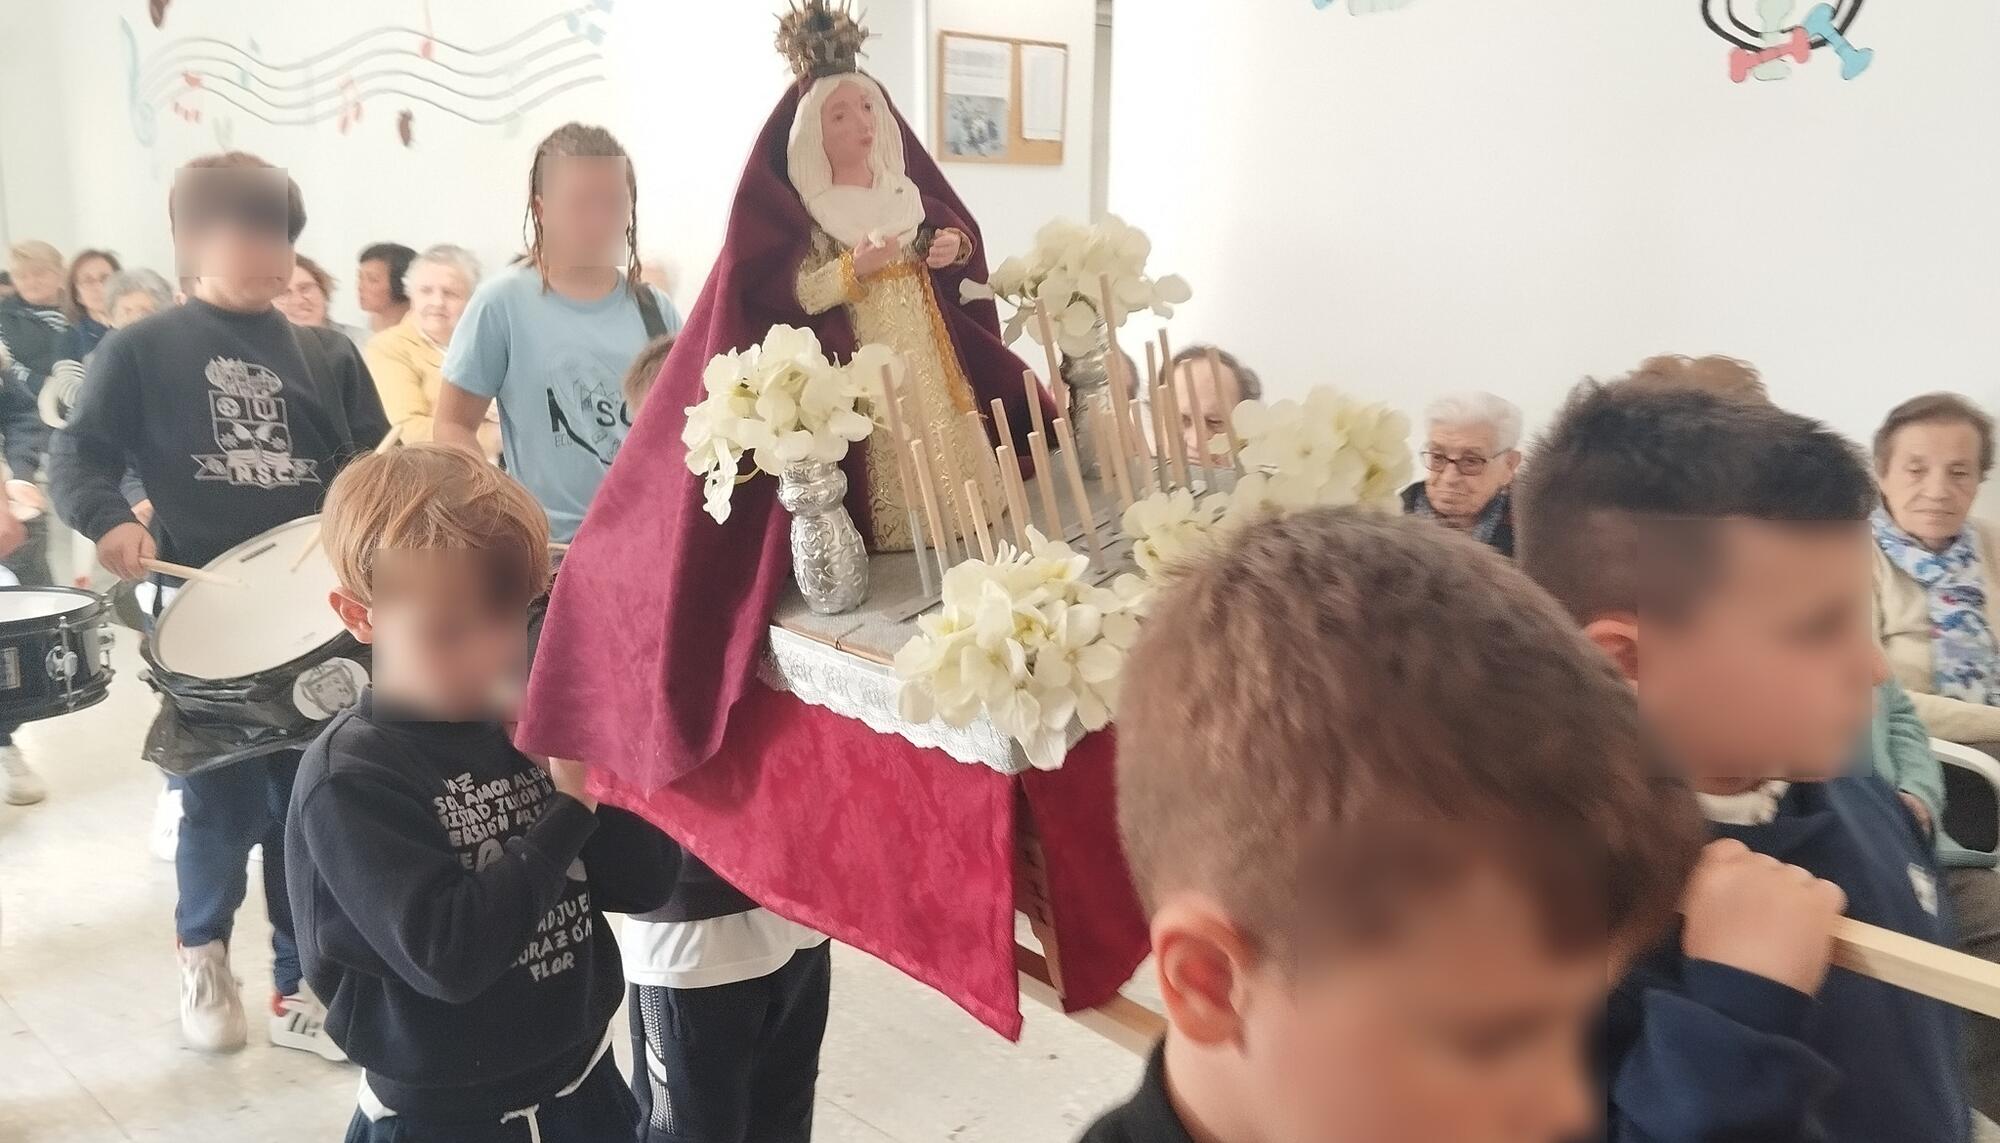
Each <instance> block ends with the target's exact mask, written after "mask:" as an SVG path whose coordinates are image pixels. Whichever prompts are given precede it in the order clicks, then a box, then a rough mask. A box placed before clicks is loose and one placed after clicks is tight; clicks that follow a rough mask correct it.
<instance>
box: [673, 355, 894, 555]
mask: <svg viewBox="0 0 2000 1143" xmlns="http://www.w3.org/2000/svg"><path fill="white" fill-rule="evenodd" d="M894 360H895V354H894V353H893V352H891V351H890V350H889V349H888V347H886V346H881V345H864V346H862V347H861V348H860V349H859V350H858V351H856V352H855V354H854V359H853V360H852V361H850V362H848V364H846V365H845V366H839V365H835V364H833V362H831V361H829V360H827V357H826V355H825V354H824V353H822V352H821V351H820V345H819V338H818V337H816V336H814V334H813V332H812V331H811V330H809V329H798V328H796V327H793V326H789V325H776V326H772V327H771V330H770V332H769V333H767V334H765V335H764V340H763V341H762V342H760V343H759V344H757V345H753V346H751V347H750V348H748V349H745V350H741V351H738V350H731V351H730V352H728V353H722V354H717V355H716V356H715V357H714V358H713V359H711V360H710V361H709V363H708V368H707V369H706V370H705V371H704V372H703V373H702V387H703V389H704V390H705V391H706V392H707V396H706V397H705V398H703V400H702V402H701V404H699V405H694V406H691V407H690V408H689V409H688V411H687V426H686V427H685V428H684V429H682V430H681V443H682V444H685V445H686V446H687V450H688V455H687V465H688V471H690V472H693V473H695V474H697V475H700V476H702V477H704V480H703V482H702V486H703V489H704V491H705V493H706V496H705V499H704V504H703V508H704V510H705V511H706V512H707V513H708V514H709V515H710V516H713V517H715V521H716V523H718V524H719V523H722V522H724V521H726V520H728V519H729V499H730V495H731V493H732V492H734V491H735V488H736V485H738V484H740V483H742V482H744V481H747V480H749V479H750V478H751V477H752V476H754V475H756V472H764V473H769V474H770V475H772V476H776V475H778V474H779V473H781V472H783V471H784V470H785V468H786V467H787V466H790V465H794V464H799V463H801V462H805V461H839V460H841V459H842V458H844V457H846V455H847V449H848V446H849V445H851V444H853V443H854V442H855V441H859V440H865V439H866V438H867V436H868V434H869V433H870V432H872V431H874V428H875V424H874V421H873V420H871V419H870V417H869V416H868V415H867V414H864V413H863V412H862V411H861V409H860V405H861V403H862V402H864V401H865V402H867V403H868V408H869V409H870V410H872V409H873V408H874V407H875V405H876V404H877V403H878V399H879V397H880V394H879V389H880V385H881V375H882V366H883V365H884V364H888V363H892V362H894ZM745 453H748V454H749V455H750V460H751V463H752V464H753V465H754V466H755V470H756V471H755V472H752V473H749V474H743V475H739V474H738V469H739V468H740V466H741V464H742V460H743V455H744V454H745Z"/></svg>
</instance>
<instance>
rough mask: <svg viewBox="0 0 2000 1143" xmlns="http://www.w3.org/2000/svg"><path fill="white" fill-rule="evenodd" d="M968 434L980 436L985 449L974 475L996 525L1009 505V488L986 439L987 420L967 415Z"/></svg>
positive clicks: (971, 413) (981, 452)
mask: <svg viewBox="0 0 2000 1143" xmlns="http://www.w3.org/2000/svg"><path fill="white" fill-rule="evenodd" d="M965 428H966V431H967V432H970V433H976V434H978V438H977V439H978V440H979V443H980V444H981V445H984V446H985V447H983V448H981V449H980V450H979V460H978V462H977V463H978V465H979V471H978V472H977V473H974V474H973V475H974V476H975V477H976V478H977V479H978V481H979V491H980V493H981V495H983V496H984V497H985V502H986V503H985V507H986V515H987V518H988V519H990V520H992V521H993V522H994V523H995V524H998V523H999V522H1000V511H1001V509H1002V508H1004V507H1006V504H1007V491H1006V488H1007V486H1006V485H1005V484H1004V483H1003V482H1002V481H1001V478H1000V467H999V465H997V464H995V463H994V461H993V446H992V445H991V444H990V443H988V441H987V438H986V419H985V418H984V417H981V416H980V415H979V414H978V413H977V412H968V413H966V414H965Z"/></svg>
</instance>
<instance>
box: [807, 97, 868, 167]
mask: <svg viewBox="0 0 2000 1143" xmlns="http://www.w3.org/2000/svg"><path fill="white" fill-rule="evenodd" d="M875 126H876V123H875V96H874V94H873V93H872V92H870V91H869V90H868V89H867V88H865V87H863V86H862V85H860V84H858V83H843V84H841V85H840V86H838V87H836V88H834V89H833V94H832V95H829V96H827V97H826V102H825V103H822V104H821V105H820V109H819V129H820V137H821V139H823V140H824V141H825V145H826V161H827V162H828V163H830V164H832V166H833V169H834V170H835V171H841V170H845V169H849V168H854V167H865V166H867V165H868V157H869V155H871V154H872V153H873V152H874V150H875Z"/></svg>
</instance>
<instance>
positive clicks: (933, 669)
mask: <svg viewBox="0 0 2000 1143" xmlns="http://www.w3.org/2000/svg"><path fill="white" fill-rule="evenodd" d="M1029 536H1030V549H1031V550H1029V551H1026V552H1023V551H1018V550H1016V549H1015V548H1013V547H1012V546H1010V545H1003V546H1002V548H1001V554H1000V556H999V558H997V559H996V560H994V561H993V562H992V563H987V562H985V561H983V560H967V561H965V562H964V563H961V564H959V565H957V566H956V567H953V568H952V569H951V570H950V571H948V572H946V573H945V577H944V606H943V607H942V608H941V609H940V610H938V611H934V612H931V613H929V614H926V615H924V616H923V617H921V618H920V619H918V620H917V627H918V631H919V633H918V634H916V635H914V636H912V637H911V638H910V641H909V642H908V643H905V644H904V645H903V648H902V650H900V651H898V652H897V653H896V661H895V666H896V674H897V676H898V677H899V678H901V679H902V689H901V692H900V695H899V706H900V713H901V714H902V717H903V718H904V719H906V720H908V721H910V722H918V723H922V722H929V721H930V720H931V719H932V718H934V717H936V718H942V719H943V720H944V721H945V722H946V723H948V724H950V725H952V726H957V727H963V726H966V725H968V724H970V723H971V722H972V720H973V719H974V718H976V717H978V716H979V714H980V712H981V711H984V712H986V714H987V715H988V717H990V718H991V719H992V720H993V723H994V725H996V726H998V727H999V728H1000V729H1001V730H1002V731H1004V732H1006V733H1007V734H1008V735H1009V736H1011V737H1012V738H1013V739H1014V740H1015V741H1017V742H1019V743H1020V744H1021V746H1022V749H1023V751H1024V753H1026V755H1027V757H1028V761H1029V762H1030V763H1031V764H1033V765H1034V766H1035V767H1036V768H1038V769H1042V770H1054V769H1056V768H1058V767H1060V766H1061V765H1062V762H1063V758H1064V756H1065V755H1066V754H1067V752H1068V749H1069V738H1068V732H1069V725H1070V722H1071V720H1075V721H1077V722H1079V723H1081V724H1082V726H1083V728H1084V729H1085V730H1098V729H1101V728H1103V727H1104V726H1105V724H1107V723H1108V722H1110V721H1111V708H1112V705H1113V704H1114V703H1115V702H1116V701H1117V695H1118V678H1119V675H1120V674H1121V672H1123V670H1124V667H1125V654H1126V652H1127V650H1129V649H1130V647H1131V646H1132V644H1133V642H1134V641H1135V640H1136V639H1137V638H1138V634H1139V617H1140V612H1141V609H1142V607H1143V605H1144V589H1143V585H1142V584H1141V583H1140V581H1139V579H1138V577H1136V576H1130V575H1127V576H1121V577H1120V578H1119V579H1118V580H1117V581H1116V582H1114V583H1113V585H1112V586H1111V587H1108V588H1105V587H1095V586H1092V585H1091V584H1089V583H1088V582H1087V581H1086V580H1085V578H1084V576H1085V573H1086V571H1087V570H1088V567H1089V562H1090V561H1089V560H1088V559H1087V558H1086V557H1084V556H1081V555H1078V554H1077V553H1075V552H1073V551H1071V550H1070V548H1069V546H1068V545H1067V544H1063V543H1061V542H1059V541H1050V540H1047V539H1045V538H1044V537H1043V536H1042V535H1041V533H1039V532H1036V531H1034V530H1032V529H1030V530H1029Z"/></svg>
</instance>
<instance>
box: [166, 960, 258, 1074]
mask: <svg viewBox="0 0 2000 1143" xmlns="http://www.w3.org/2000/svg"><path fill="white" fill-rule="evenodd" d="M176 951H177V952H178V954H179V957H180V962H181V1038H182V1039H184V1040H186V1041H187V1044H188V1047H190V1048H193V1049H195V1050H196V1051H198V1052H233V1051H235V1050H236V1049H238V1048H240V1047H242V1046H243V1044H244V1042H245V1041H246V1040H248V1039H249V1030H248V1027H247V1026H246V1025H245V1023H244V1020H243V996H242V985H240V984H239V983H237V980H236V977H235V975H234V974H232V973H231V972H230V971H229V949H228V947H227V946H226V945H224V944H223V943H222V942H221V941H210V942H208V943H207V944H205V945H197V946H196V947H194V948H180V949H178V950H176Z"/></svg>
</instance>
